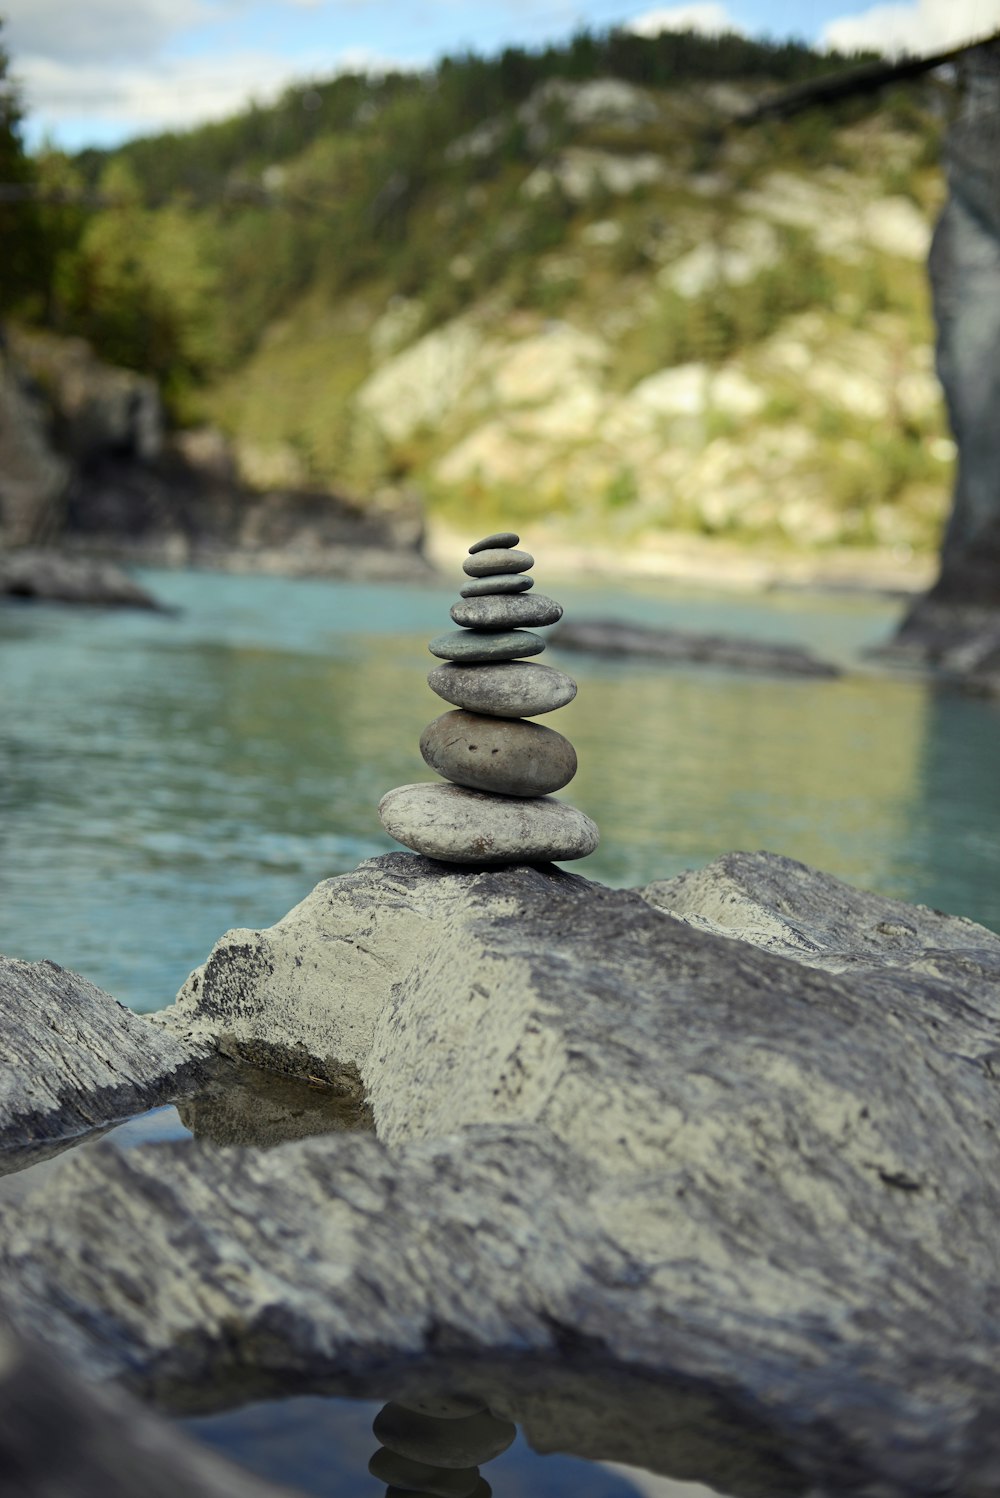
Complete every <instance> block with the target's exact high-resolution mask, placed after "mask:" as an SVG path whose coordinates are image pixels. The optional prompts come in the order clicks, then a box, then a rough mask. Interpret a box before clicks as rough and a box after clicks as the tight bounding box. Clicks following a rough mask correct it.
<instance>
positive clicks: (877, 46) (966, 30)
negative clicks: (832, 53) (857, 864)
mask: <svg viewBox="0 0 1000 1498" xmlns="http://www.w3.org/2000/svg"><path fill="white" fill-rule="evenodd" d="M998 30H1000V0H911V3H895V4H888V5H873V6H871V7H870V8H869V9H868V10H862V11H859V12H858V13H857V14H855V15H850V16H838V17H837V18H836V19H835V20H833V21H830V22H828V24H827V25H826V26H825V27H824V28H823V31H822V33H821V36H820V43H821V45H822V46H825V47H836V48H839V49H840V50H841V51H844V52H851V51H854V50H855V49H856V48H857V49H860V48H870V49H873V50H875V51H879V52H887V53H890V54H892V53H896V52H912V53H921V52H937V51H943V50H944V49H945V48H947V47H953V46H958V45H959V44H960V43H962V42H967V41H971V40H975V39H976V38H979V37H982V36H988V35H989V34H990V33H991V32H994V31H998Z"/></svg>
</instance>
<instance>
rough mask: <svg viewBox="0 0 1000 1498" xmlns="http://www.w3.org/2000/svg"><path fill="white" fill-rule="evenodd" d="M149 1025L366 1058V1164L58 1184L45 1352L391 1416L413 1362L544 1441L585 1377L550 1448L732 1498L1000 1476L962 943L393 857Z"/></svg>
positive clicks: (993, 1182) (982, 984)
mask: <svg viewBox="0 0 1000 1498" xmlns="http://www.w3.org/2000/svg"><path fill="white" fill-rule="evenodd" d="M670 909H674V910H676V911H677V912H678V914H677V915H675V914H671V913H669V910H670ZM699 924H700V925H701V929H699ZM709 927H711V928H712V929H709ZM722 931H725V933H726V934H724V935H723V934H720V932H722ZM786 952H789V953H791V954H792V955H793V956H794V960H790V959H789V956H787V955H785V953H786ZM820 963H822V964H823V965H824V966H825V967H826V968H827V969H830V968H833V967H837V968H838V969H839V971H830V970H826V971H824V970H822V967H821V966H820ZM140 1023H143V1024H147V1023H148V1022H147V1021H141V1022H140ZM158 1024H159V1026H160V1027H161V1028H162V1029H165V1030H166V1031H167V1033H168V1034H173V1035H175V1036H178V1037H181V1038H183V1039H185V1040H186V1041H187V1043H188V1044H190V1045H197V1046H205V1045H208V1044H211V1043H213V1042H214V1043H215V1044H217V1045H219V1046H223V1047H225V1048H226V1050H227V1052H228V1053H229V1054H234V1053H237V1052H240V1051H241V1050H242V1051H243V1052H244V1053H251V1054H252V1053H253V1052H254V1051H255V1050H258V1051H259V1050H260V1049H262V1048H266V1047H270V1048H271V1055H272V1058H273V1059H274V1060H275V1061H277V1060H278V1059H279V1058H280V1051H281V1048H282V1047H285V1048H286V1049H287V1050H288V1051H289V1053H294V1055H295V1057H296V1058H297V1060H296V1065H297V1066H299V1067H301V1065H302V1061H303V1059H304V1058H309V1057H315V1058H316V1060H317V1062H318V1063H319V1064H320V1065H326V1064H329V1062H330V1060H331V1058H334V1059H336V1060H338V1061H339V1063H340V1064H341V1065H343V1066H350V1067H352V1068H354V1069H355V1071H356V1074H357V1076H358V1079H359V1082H360V1084H361V1086H363V1088H364V1090H365V1092H366V1093H367V1096H368V1098H369V1101H370V1104H371V1107H372V1113H373V1117H374V1122H375V1127H376V1130H377V1134H378V1138H377V1139H376V1138H372V1137H364V1136H359V1135H329V1136H326V1137H323V1138H314V1139H308V1140H301V1141H296V1142H293V1143H289V1144H286V1145H280V1146H278V1147H277V1148H275V1149H272V1150H270V1151H268V1152H263V1151H260V1150H256V1149H251V1148H247V1149H240V1150H237V1151H231V1150H224V1151H219V1150H217V1149H215V1148H213V1147H211V1146H207V1145H203V1144H190V1143H187V1144H165V1145H160V1146H157V1147H155V1148H147V1149H133V1150H131V1151H124V1150H120V1149H117V1148H115V1147H114V1145H112V1144H110V1143H108V1144H101V1145H99V1146H98V1147H97V1148H96V1149H95V1150H93V1151H90V1152H89V1154H88V1156H87V1157H86V1158H80V1159H79V1160H75V1159H72V1158H71V1159H69V1160H67V1161H66V1163H65V1164H64V1165H63V1166H62V1167H61V1169H60V1172H59V1175H58V1177H57V1178H56V1180H55V1181H54V1182H53V1184H52V1186H51V1188H50V1189H49V1190H48V1191H44V1190H43V1191H39V1192H35V1193H34V1194H33V1195H32V1196H31V1198H30V1203H28V1204H26V1205H25V1206H24V1207H14V1208H13V1209H12V1210H11V1211H10V1212H9V1213H7V1214H5V1217H4V1221H3V1223H2V1225H0V1262H2V1265H3V1270H4V1275H5V1284H6V1285H7V1286H8V1292H9V1294H10V1296H11V1304H12V1312H13V1314H14V1315H15V1317H16V1319H17V1321H18V1324H25V1325H26V1324H27V1323H28V1322H29V1321H30V1322H31V1324H32V1325H36V1326H40V1327H42V1328H43V1329H44V1335H45V1337H46V1339H47V1340H48V1341H50V1342H51V1343H52V1344H53V1345H55V1346H56V1347H58V1348H59V1349H60V1350H61V1352H62V1353H63V1354H64V1356H65V1357H66V1358H67V1360H69V1361H70V1362H73V1363H77V1364H79V1365H80V1366H84V1367H88V1368H90V1369H91V1370H92V1371H97V1372H101V1373H105V1374H117V1375H119V1376H121V1375H125V1374H126V1373H127V1376H128V1377H129V1379H130V1380H131V1381H132V1382H133V1383H134V1384H135V1385H136V1387H139V1388H141V1389H144V1390H145V1391H146V1392H147V1393H149V1394H151V1395H154V1396H155V1397H156V1398H157V1399H159V1400H160V1401H161V1402H163V1403H165V1404H169V1405H172V1406H173V1407H179V1406H180V1405H181V1404H182V1403H184V1401H185V1400H186V1401H189V1402H190V1401H192V1400H197V1399H199V1398H201V1399H203V1400H214V1401H215V1402H216V1404H224V1403H225V1402H226V1400H227V1399H229V1400H236V1399H247V1398H249V1397H252V1392H253V1391H258V1392H266V1391H267V1390H269V1389H270V1390H272V1391H273V1390H276V1389H279V1388H287V1387H289V1386H290V1385H292V1386H294V1387H296V1388H300V1389H306V1388H309V1387H317V1388H318V1387H321V1386H322V1387H323V1388H326V1389H330V1388H331V1387H341V1388H344V1389H347V1388H350V1390H352V1391H353V1392H355V1393H356V1392H358V1391H359V1390H362V1389H363V1390H366V1391H368V1392H369V1393H370V1394H371V1396H372V1397H380V1398H396V1399H399V1400H400V1402H402V1403H406V1402H407V1399H406V1396H405V1391H402V1392H400V1390H398V1389H393V1388H387V1387H386V1384H387V1382H391V1379H392V1378H394V1377H397V1376H398V1377H400V1378H403V1379H404V1381H405V1377H406V1376H409V1377H410V1378H411V1379H413V1380H420V1379H421V1378H424V1377H425V1376H424V1375H421V1374H420V1373H419V1369H420V1367H421V1366H423V1365H421V1364H420V1363H419V1362H418V1361H415V1360H419V1359H421V1358H423V1359H427V1360H428V1362H427V1364H426V1369H431V1371H432V1372H433V1368H434V1367H437V1366H440V1365H441V1364H442V1362H443V1363H444V1364H447V1365H448V1367H446V1368H445V1369H444V1371H443V1372H442V1373H441V1378H442V1380H443V1382H442V1384H441V1388H442V1389H443V1390H447V1389H448V1388H453V1389H455V1388H458V1389H461V1390H462V1392H463V1393H465V1394H468V1395H470V1396H476V1397H479V1398H481V1399H482V1400H483V1402H484V1403H485V1404H486V1405H487V1406H488V1407H489V1409H490V1410H491V1411H492V1412H493V1414H494V1415H496V1416H497V1417H499V1418H510V1419H521V1418H524V1419H526V1420H527V1421H528V1429H529V1434H530V1430H531V1420H532V1419H533V1418H535V1416H537V1415H538V1413H539V1411H540V1410H541V1409H542V1408H543V1407H547V1408H548V1409H549V1410H550V1412H551V1408H552V1406H553V1403H555V1404H556V1405H558V1400H557V1399H554V1396H553V1393H552V1390H553V1388H556V1389H558V1388H559V1387H560V1380H562V1381H563V1382H564V1383H565V1381H568V1380H571V1379H573V1380H577V1381H586V1380H589V1384H590V1394H589V1401H581V1402H579V1403H578V1404H577V1406H576V1413H575V1415H573V1416H572V1418H571V1416H570V1415H569V1414H567V1413H565V1411H564V1412H563V1414H562V1416H561V1417H560V1418H562V1422H563V1423H562V1427H561V1435H560V1436H559V1437H558V1439H561V1440H565V1442H566V1443H568V1444H564V1445H563V1446H562V1449H571V1450H579V1451H581V1454H585V1455H591V1456H598V1455H602V1456H604V1457H605V1458H606V1459H612V1460H623V1461H629V1460H631V1461H635V1462H638V1463H639V1464H640V1465H646V1466H650V1467H651V1468H652V1470H654V1471H660V1472H664V1473H668V1474H670V1475H674V1476H678V1477H687V1478H689V1479H693V1478H700V1479H701V1480H702V1481H705V1482H708V1483H711V1484H713V1485H714V1486H716V1487H717V1488H719V1489H720V1490H721V1491H723V1492H726V1493H731V1494H735V1495H739V1498H776V1495H778V1494H786V1493H787V1494H802V1495H804V1494H805V1493H807V1492H812V1493H814V1494H820V1493H822V1494H824V1495H828V1498H833V1495H836V1498H844V1495H848V1494H856V1495H859V1498H860V1495H865V1498H870V1495H871V1494H872V1493H878V1494H879V1495H880V1498H883V1495H884V1498H915V1495H926V1498H931V1495H932V1494H938V1495H939V1494H940V1493H942V1492H949V1493H955V1494H959V1493H961V1494H962V1495H963V1498H986V1495H987V1494H989V1493H992V1492H993V1491H994V1490H995V1489H996V1487H997V1485H998V1483H1000V1433H998V1432H1000V1426H998V1422H997V1420H996V1418H995V1414H996V1397H997V1396H996V1390H995V1365H996V1359H997V1357H998V1356H1000V1332H998V1331H997V1329H996V1327H995V1325H994V1318H992V1317H991V1316H990V1314H989V1312H988V1308H989V1306H990V1305H991V1304H992V1301H993V1299H994V1298H995V1297H996V1296H997V1295H998V1294H1000V1249H998V1247H997V1237H996V1222H997V1220H998V1213H1000V1184H998V1182H997V1177H996V1171H995V1159H996V1139H997V1136H998V1131H1000V1094H998V1091H997V1086H996V1080H995V1077H996V1071H997V1061H996V1058H997V1054H998V1052H1000V1047H998V1045H997V1039H996V1037H997V1033H998V1027H1000V938H998V937H997V936H995V935H993V934H992V933H990V932H988V931H986V930H984V929H983V928H981V927H977V926H975V925H974V924H973V923H971V922H968V921H963V920H960V919H957V918H952V917H942V916H939V915H936V914H935V913H933V912H927V911H923V910H920V909H915V908H913V907H910V906H907V905H904V904H902V903H901V902H897V901H891V900H886V899H883V898H881V897H874V896H868V895H866V894H865V893H863V892H861V891H857V890H852V889H850V888H849V887H848V886H845V885H843V884H841V883H840V882H839V881H836V880H833V879H831V878H829V876H825V875H818V874H817V873H816V872H815V871H813V870H810V869H808V868H806V867H804V866H803V865H799V864H795V863H794V862H793V861H791V860H787V859H780V858H777V857H776V856H774V855H766V854H760V855H731V856H730V858H729V859H727V860H720V861H717V863H716V864H715V865H712V866H711V867H710V869H709V870H706V871H702V873H701V874H695V875H691V876H687V877H686V878H684V879H680V880H667V881H657V882H656V883H655V884H653V885H651V886H649V887H648V888H647V889H646V890H644V891H628V890H612V889H607V888H605V887H603V886H601V885H598V884H594V883H591V882H589V881H587V880H585V879H582V878H580V877H579V876H576V875H572V874H568V873H564V872H561V871H559V870H555V869H551V868H549V869H545V868H532V867H527V866H517V867H510V868H504V869H500V870H495V871H480V872H469V871H466V870H461V869H452V868H448V867H446V866H442V865H440V864H437V863H435V862H433V861H432V860H429V859H423V858H420V857H416V856H413V855H409V854H390V855H386V856H385V857H382V858H378V859H372V860H369V861H368V862H367V863H365V864H363V865H362V866H361V867H360V868H359V869H358V870H356V871H355V872H354V873H352V874H349V875H345V876H341V877H340V878H337V879H331V880H328V881H326V882H325V883H324V884H321V885H320V886H318V887H317V889H316V890H315V891H314V892H313V893H312V894H311V895H310V896H309V897H308V898H307V899H306V900H305V901H303V903H302V904H301V905H300V906H298V907H296V909H295V910H294V911H292V912H290V914H289V915H288V916H287V917H286V918H285V920H284V921H282V922H279V923H278V925H277V926H275V927H272V928H271V929H270V930H268V931H263V932H251V931H236V932H231V933H229V934H228V935H227V936H226V937H225V938H223V940H222V941H220V943H219V944H218V945H217V946H216V948H215V950H214V951H213V953H212V954H211V957H210V958H209V961H208V962H207V963H206V965H205V967H204V968H203V969H200V970H199V971H198V972H197V973H195V974H193V975H192V977H191V979H190V980H189V982H188V983H187V984H186V985H185V988H184V989H183V990H182V993H181V995H180V996H179V999H178V1002H177V1004H176V1005H175V1006H174V1008H173V1009H172V1010H171V1011H167V1012H166V1013H164V1014H163V1015H161V1016H159V1017H158ZM149 1028H150V1029H151V1030H155V1028H156V1027H155V1026H152V1025H150V1026H149ZM459 1365H461V1368H462V1370H463V1372H462V1379H461V1380H460V1381H459V1382H458V1383H455V1382H454V1379H455V1378H456V1377H457V1374H456V1373H455V1369H456V1367H458V1366H459ZM426 1369H425V1373H426ZM407 1370H409V1371H408V1373H407ZM430 1377H431V1373H426V1378H430ZM622 1380H624V1383H622V1382H621V1381H622ZM629 1380H633V1381H634V1383H635V1385H637V1386H641V1388H644V1389H645V1390H646V1394H645V1395H642V1394H641V1393H636V1397H635V1407H634V1410H633V1412H632V1416H629V1414H628V1412H627V1410H623V1406H622V1401H621V1389H622V1388H624V1387H629V1382H628V1381H629ZM425 1383H426V1379H425ZM425 1383H421V1387H425ZM616 1389H617V1391H618V1392H616ZM227 1391H228V1392H227ZM644 1400H652V1404H647V1403H644ZM642 1410H648V1412H649V1414H650V1420H649V1421H648V1422H647V1425H646V1428H645V1434H644V1435H642V1434H641V1433H637V1431H636V1427H635V1420H634V1418H633V1417H635V1412H636V1411H642ZM654 1412H655V1413H654ZM555 1423H556V1426H557V1427H558V1426H559V1420H556V1422H555ZM570 1427H572V1431H571V1429H570ZM574 1431H575V1434H574V1433H573V1432H574ZM550 1432H551V1426H550ZM572 1442H575V1443H576V1444H575V1445H574V1444H572ZM644 1443H645V1444H644Z"/></svg>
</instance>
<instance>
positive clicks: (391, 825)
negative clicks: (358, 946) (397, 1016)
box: [378, 782, 600, 1439]
mask: <svg viewBox="0 0 1000 1498" xmlns="http://www.w3.org/2000/svg"><path fill="white" fill-rule="evenodd" d="M378 814H379V820H380V821H381V823H382V826H383V827H384V828H385V830H386V832H387V833H388V834H389V836H390V837H394V838H395V839H396V841H397V842H398V843H402V844H403V846H404V847H406V848H411V849H412V850H413V852H414V853H423V854H424V855H425V856H426V857H427V858H438V859H441V861H442V862H444V863H469V864H476V865H478V866H480V867H485V868H503V867H504V866H505V865H509V864H517V863H568V862H570V861H572V860H573V859H576V858H586V857H587V855H588V854H589V853H593V851H594V849H595V848H596V847H597V845H598V843H599V842H600V833H599V832H598V830H597V824H596V823H595V822H592V821H591V819H590V817H588V816H585V815H584V813H583V812H582V811H578V810H577V808H576V807H575V806H570V805H569V803H568V802H566V801H557V800H556V799H555V798H554V797H553V796H540V797H538V798H537V799H536V798H534V797H530V798H529V797H522V796H493V795H490V793H489V792H488V791H470V790H468V789H467V788H466V787H465V786H463V785H451V784H448V783H444V784H442V783H441V782H438V783H436V784H432V785H426V784H424V785H397V786H396V787H395V788H394V789H393V790H391V791H386V793H385V795H384V796H383V797H382V800H381V801H380V802H379V807H378ZM456 1423H457V1422H456ZM380 1439H381V1437H380Z"/></svg>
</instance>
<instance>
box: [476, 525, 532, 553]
mask: <svg viewBox="0 0 1000 1498" xmlns="http://www.w3.org/2000/svg"><path fill="white" fill-rule="evenodd" d="M520 539H521V538H520V536H518V535H516V534H515V533H514V531H496V532H495V533H494V534H493V535H492V536H484V537H483V539H482V540H481V541H476V542H475V543H474V544H473V545H472V546H470V547H469V555H470V557H471V556H475V554H476V552H477V551H491V550H492V549H493V548H494V547H496V546H499V547H508V546H516V545H517V543H518V541H520Z"/></svg>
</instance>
